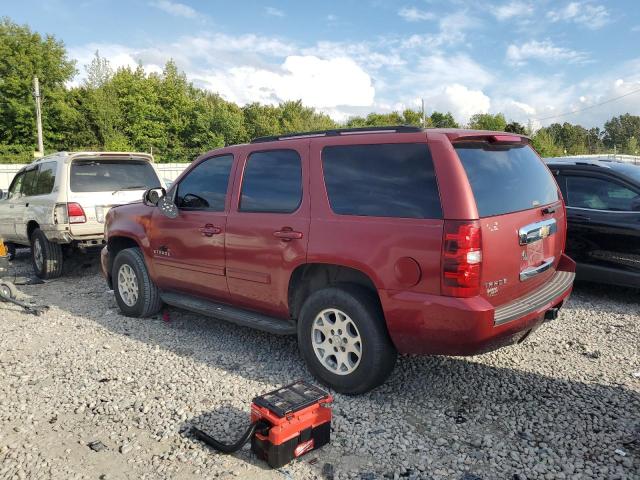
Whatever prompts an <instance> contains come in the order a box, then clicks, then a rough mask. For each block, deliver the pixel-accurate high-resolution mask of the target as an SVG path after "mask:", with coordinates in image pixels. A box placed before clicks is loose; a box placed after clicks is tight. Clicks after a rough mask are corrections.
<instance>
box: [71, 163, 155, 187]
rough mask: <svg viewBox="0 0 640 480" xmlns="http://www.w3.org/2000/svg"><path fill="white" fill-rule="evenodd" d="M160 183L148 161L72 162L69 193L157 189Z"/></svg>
mask: <svg viewBox="0 0 640 480" xmlns="http://www.w3.org/2000/svg"><path fill="white" fill-rule="evenodd" d="M159 186H160V181H159V180H158V176H157V175H156V172H155V171H154V170H153V167H152V166H151V164H150V163H149V162H145V161H136V160H97V159H87V160H74V162H73V163H72V164H71V181H70V187H69V188H70V189H71V191H72V192H112V191H115V190H147V189H149V188H157V187H159Z"/></svg>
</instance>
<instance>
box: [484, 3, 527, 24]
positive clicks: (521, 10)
mask: <svg viewBox="0 0 640 480" xmlns="http://www.w3.org/2000/svg"><path fill="white" fill-rule="evenodd" d="M492 13H493V15H494V16H495V17H496V18H497V19H498V20H501V21H502V20H509V19H511V18H514V17H525V16H529V15H531V14H532V13H533V6H532V5H531V4H529V3H525V2H521V1H518V0H514V1H511V2H509V3H504V4H502V5H499V6H497V7H495V8H494V9H493V10H492Z"/></svg>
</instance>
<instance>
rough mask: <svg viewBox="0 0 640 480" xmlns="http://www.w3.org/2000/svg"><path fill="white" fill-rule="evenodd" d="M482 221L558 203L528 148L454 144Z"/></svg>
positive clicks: (545, 171)
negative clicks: (483, 218)
mask: <svg viewBox="0 0 640 480" xmlns="http://www.w3.org/2000/svg"><path fill="white" fill-rule="evenodd" d="M454 148H455V149H456V153H457V154H458V157H459V158H460V161H461V162H462V166H463V167H464V169H465V171H466V172H467V178H468V179H469V183H470V184H471V190H473V195H474V197H475V199H476V205H477V207H478V213H479V214H480V216H481V217H490V216H493V215H502V214H505V213H511V212H518V211H520V210H528V209H530V208H534V207H537V206H539V205H547V204H549V203H553V202H555V201H557V200H558V186H557V184H556V182H555V181H554V179H553V176H552V175H551V173H550V172H549V169H547V167H546V166H545V164H544V163H542V160H540V158H538V156H537V155H536V154H535V152H534V151H533V149H532V148H531V147H530V146H529V145H494V144H490V143H488V142H466V143H456V144H454Z"/></svg>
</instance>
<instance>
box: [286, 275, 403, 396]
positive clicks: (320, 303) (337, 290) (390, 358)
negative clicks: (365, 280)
mask: <svg viewBox="0 0 640 480" xmlns="http://www.w3.org/2000/svg"><path fill="white" fill-rule="evenodd" d="M332 308H334V309H338V310H340V311H341V312H343V313H344V314H346V315H347V316H348V317H350V319H351V321H352V322H353V323H354V324H355V326H356V328H357V333H359V335H360V339H361V342H360V348H361V352H360V353H361V355H360V359H359V363H357V364H356V366H355V369H354V370H353V372H351V373H346V374H338V373H333V372H332V371H331V370H330V369H329V367H325V366H324V365H323V363H322V362H321V361H320V360H319V358H318V356H317V355H316V353H315V351H314V347H313V340H312V329H313V324H314V321H315V319H316V317H317V316H318V315H319V314H320V313H321V312H322V311H323V310H326V309H332ZM316 333H317V332H316ZM314 338H315V337H314ZM334 344H335V343H334ZM340 345H342V344H340ZM298 348H299V349H300V353H301V355H302V357H303V358H304V360H305V362H306V363H307V366H308V368H309V370H310V371H311V373H312V374H313V376H314V377H316V378H317V379H318V380H319V381H321V382H322V383H324V384H325V385H327V386H329V387H331V388H333V389H334V390H336V391H338V392H340V393H345V394H350V395H356V394H360V393H365V392H368V391H369V390H371V389H373V388H375V387H377V386H378V385H380V384H382V383H384V381H385V380H386V379H387V377H388V376H389V375H390V374H391V371H392V370H393V367H394V365H395V362H396V358H397V352H396V349H395V347H394V346H393V344H392V343H391V339H390V338H389V333H388V331H387V326H386V324H385V321H384V317H383V314H382V309H381V308H380V304H379V301H378V299H377V298H376V297H375V296H374V295H373V294H372V293H371V292H369V291H368V290H366V289H364V288H362V287H360V286H358V285H350V284H345V285H339V286H332V287H328V288H324V289H322V290H318V291H316V292H314V293H312V294H311V295H310V296H309V297H308V298H307V299H306V301H305V302H304V305H303V306H302V309H301V311H300V317H299V318H298ZM331 355H332V354H331V353H330V352H329V354H328V356H329V357H330V356H331ZM325 358H328V357H325ZM356 358H357V357H356ZM334 359H337V357H334ZM329 361H331V360H329Z"/></svg>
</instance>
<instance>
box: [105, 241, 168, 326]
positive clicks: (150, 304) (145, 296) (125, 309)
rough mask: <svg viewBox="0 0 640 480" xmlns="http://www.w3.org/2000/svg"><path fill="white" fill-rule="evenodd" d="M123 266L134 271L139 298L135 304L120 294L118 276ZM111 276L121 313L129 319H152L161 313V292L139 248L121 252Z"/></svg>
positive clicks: (115, 261) (114, 262) (117, 256)
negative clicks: (150, 275) (151, 317)
mask: <svg viewBox="0 0 640 480" xmlns="http://www.w3.org/2000/svg"><path fill="white" fill-rule="evenodd" d="M123 265H128V266H129V267H130V268H131V269H132V270H133V273H134V274H135V277H136V281H137V289H138V296H137V300H136V301H135V303H133V304H131V305H129V304H128V303H127V301H125V299H124V298H123V297H122V294H121V292H120V286H119V276H118V274H119V272H120V268H121V267H122V266H123ZM111 275H112V277H111V278H113V291H114V294H115V296H116V302H117V303H118V307H120V311H121V312H122V313H124V314H125V315H126V316H127V317H150V316H152V315H155V314H156V313H158V312H159V311H160V309H161V308H162V300H161V298H160V291H159V290H158V287H156V285H155V283H153V281H152V280H151V278H150V277H149V271H148V270H147V266H146V265H145V263H144V257H143V255H142V252H141V251H140V249H139V248H135V247H134V248H126V249H124V250H121V251H120V252H119V253H118V255H116V258H115V260H114V261H113V269H112V271H111ZM130 301H131V300H129V302H130Z"/></svg>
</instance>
